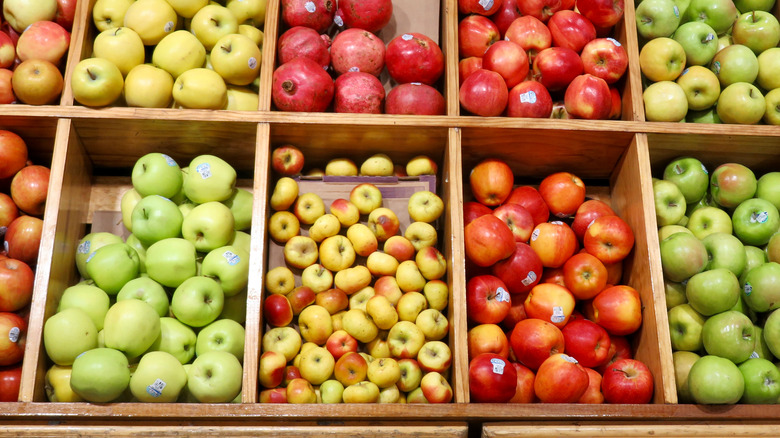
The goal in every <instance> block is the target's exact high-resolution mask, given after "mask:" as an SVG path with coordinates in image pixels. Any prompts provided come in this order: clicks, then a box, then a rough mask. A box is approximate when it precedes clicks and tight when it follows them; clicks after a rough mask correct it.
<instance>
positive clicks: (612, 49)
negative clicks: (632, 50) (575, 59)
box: [580, 38, 628, 84]
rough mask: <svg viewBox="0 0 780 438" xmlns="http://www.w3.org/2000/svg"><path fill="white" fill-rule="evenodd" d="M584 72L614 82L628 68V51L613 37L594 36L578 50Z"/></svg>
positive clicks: (609, 82) (608, 82) (610, 82)
mask: <svg viewBox="0 0 780 438" xmlns="http://www.w3.org/2000/svg"><path fill="white" fill-rule="evenodd" d="M580 58H582V66H583V68H584V71H585V73H588V74H592V75H593V76H596V77H598V78H601V79H604V81H605V82H606V83H607V84H614V83H615V82H617V81H618V80H619V79H620V78H622V77H623V74H624V73H625V72H626V69H628V52H626V48H625V47H624V46H623V45H622V44H620V43H619V42H618V41H617V40H616V39H614V38H596V39H594V40H591V41H590V42H588V44H586V45H585V47H583V48H582V52H580Z"/></svg>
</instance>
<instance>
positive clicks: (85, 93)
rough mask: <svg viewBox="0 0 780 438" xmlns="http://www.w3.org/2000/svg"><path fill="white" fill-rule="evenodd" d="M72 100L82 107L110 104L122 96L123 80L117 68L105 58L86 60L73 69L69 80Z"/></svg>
mask: <svg viewBox="0 0 780 438" xmlns="http://www.w3.org/2000/svg"><path fill="white" fill-rule="evenodd" d="M70 86H71V90H72V91H73V98H74V99H75V100H76V101H77V102H79V103H80V104H82V105H86V106H92V107H100V106H106V105H110V104H112V103H113V102H114V101H116V100H117V99H118V98H119V96H120V95H121V94H122V88H123V86H124V78H123V77H122V72H121V70H119V67H117V66H116V64H114V63H113V62H111V61H109V60H108V59H105V58H86V59H82V60H81V61H79V63H78V64H76V66H75V67H74V70H73V75H72V76H71V79H70Z"/></svg>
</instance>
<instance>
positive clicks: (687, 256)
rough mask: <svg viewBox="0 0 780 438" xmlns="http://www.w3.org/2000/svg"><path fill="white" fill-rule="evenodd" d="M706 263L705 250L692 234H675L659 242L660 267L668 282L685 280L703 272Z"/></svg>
mask: <svg viewBox="0 0 780 438" xmlns="http://www.w3.org/2000/svg"><path fill="white" fill-rule="evenodd" d="M707 262H708V256H707V249H706V248H705V247H704V244H703V243H702V242H701V240H699V239H698V238H696V236H694V235H692V234H688V233H675V234H672V235H671V236H669V237H667V238H666V239H664V240H662V241H661V265H662V267H663V272H664V278H665V279H667V280H669V281H676V282H681V281H683V280H687V279H688V278H690V277H691V276H693V275H695V274H698V273H699V272H701V271H703V270H704V268H705V267H706V266H707Z"/></svg>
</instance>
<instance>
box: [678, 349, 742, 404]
mask: <svg viewBox="0 0 780 438" xmlns="http://www.w3.org/2000/svg"><path fill="white" fill-rule="evenodd" d="M688 389H689V390H690V393H691V398H692V399H693V401H694V402H696V403H700V404H708V405H711V404H712V405H714V404H735V403H737V402H738V401H739V400H740V399H741V398H742V394H743V393H744V391H745V379H744V377H742V373H741V372H740V371H739V368H738V367H737V365H735V364H734V362H732V361H730V360H728V359H725V358H722V357H718V356H713V355H707V356H702V357H701V359H699V360H697V361H696V362H695V363H694V364H693V366H691V370H690V372H689V373H688Z"/></svg>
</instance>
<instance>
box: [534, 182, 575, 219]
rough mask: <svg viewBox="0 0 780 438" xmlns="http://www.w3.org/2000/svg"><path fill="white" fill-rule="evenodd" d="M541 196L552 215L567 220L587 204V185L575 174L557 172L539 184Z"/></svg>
mask: <svg viewBox="0 0 780 438" xmlns="http://www.w3.org/2000/svg"><path fill="white" fill-rule="evenodd" d="M539 194H540V195H542V199H544V202H545V203H546V204H547V207H548V208H549V209H550V213H552V214H553V215H555V216H557V217H559V218H565V217H569V216H571V215H573V214H574V213H576V212H577V209H578V208H579V207H580V205H581V204H582V203H583V202H585V183H584V182H582V179H580V177H578V176H577V175H575V174H573V173H570V172H556V173H553V174H550V175H548V176H546V177H545V178H544V179H543V180H542V182H541V183H539Z"/></svg>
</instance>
